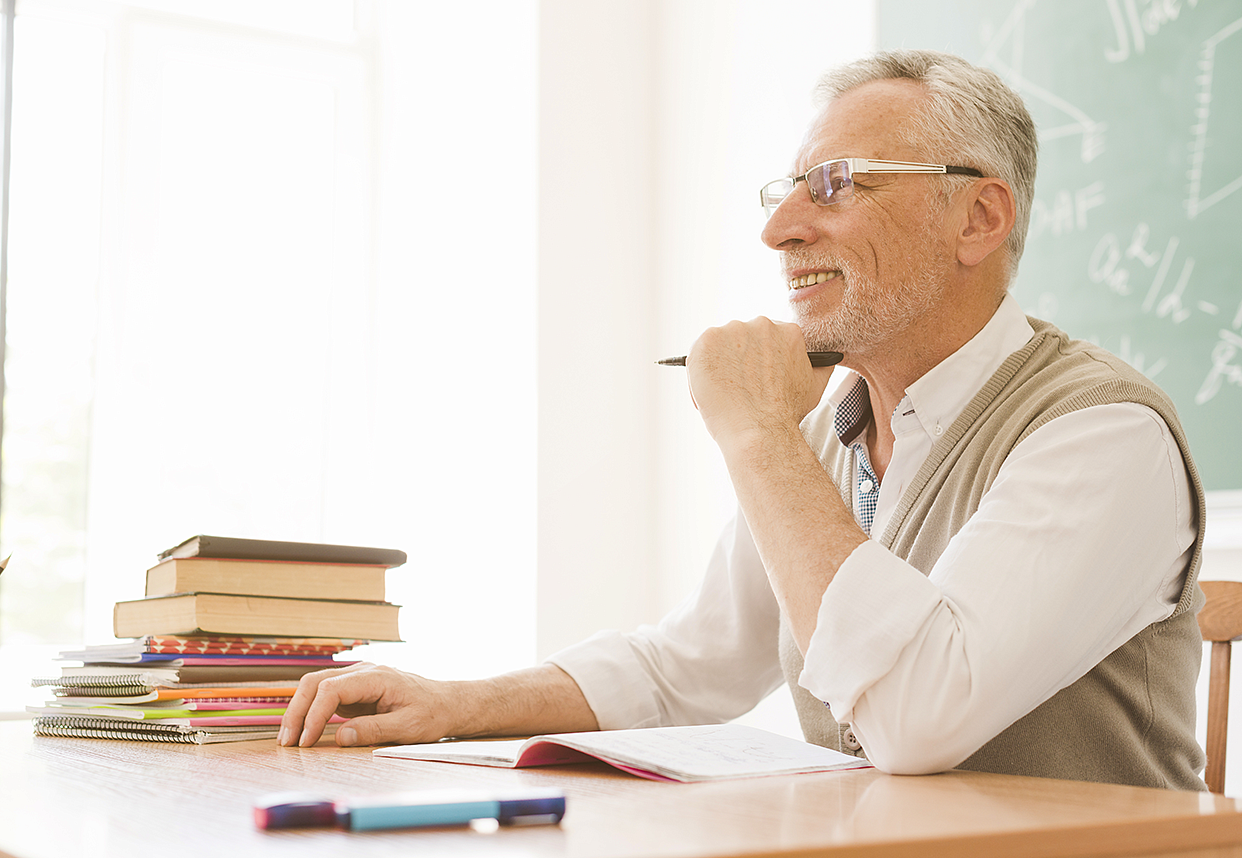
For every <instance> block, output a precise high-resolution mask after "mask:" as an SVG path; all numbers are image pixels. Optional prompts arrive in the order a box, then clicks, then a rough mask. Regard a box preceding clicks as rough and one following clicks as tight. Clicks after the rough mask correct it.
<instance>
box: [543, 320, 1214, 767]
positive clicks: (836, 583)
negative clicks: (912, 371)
mask: <svg viewBox="0 0 1242 858" xmlns="http://www.w3.org/2000/svg"><path fill="white" fill-rule="evenodd" d="M1031 335H1032V330H1031V328H1030V326H1029V324H1028V323H1027V321H1026V318H1025V316H1024V315H1023V314H1022V312H1021V310H1020V309H1019V308H1018V305H1017V303H1016V301H1015V300H1014V299H1013V298H1012V297H1007V298H1006V299H1005V300H1004V302H1003V303H1002V304H1001V307H1000V309H998V311H997V312H996V314H995V315H994V316H993V318H992V320H991V321H990V322H989V323H988V324H987V325H986V326H985V327H984V329H983V330H982V331H981V332H980V333H979V334H978V335H976V336H975V337H974V338H973V339H972V340H971V341H970V342H969V343H967V344H966V345H965V346H963V347H962V348H961V349H959V350H958V351H957V352H956V353H954V354H953V355H951V356H950V357H949V358H948V359H946V360H945V361H944V362H942V363H941V364H940V365H938V366H937V367H935V368H934V369H933V370H932V371H930V372H929V373H927V374H926V375H925V376H923V377H922V378H920V379H919V380H918V381H917V382H915V383H914V384H912V385H910V387H909V388H908V389H907V391H906V397H905V399H903V401H902V403H901V405H900V406H899V407H898V408H897V409H896V411H895V412H894V413H893V415H892V416H891V418H890V419H891V420H892V425H893V428H894V431H895V433H896V435H897V442H896V445H895V446H894V450H893V457H892V461H891V462H890V465H889V467H888V469H887V470H886V472H885V476H884V480H883V483H882V484H881V485H880V487H879V498H878V502H877V505H876V508H875V514H874V520H873V523H872V527H871V533H872V535H873V539H872V541H870V542H867V543H864V544H863V545H861V546H859V547H858V548H857V549H856V550H855V551H854V552H853V553H852V554H851V555H850V557H849V558H847V560H846V562H845V563H843V564H842V565H841V567H840V569H839V570H838V571H837V573H836V576H835V578H834V579H833V581H832V583H831V584H830V585H829V586H828V589H827V591H826V592H825V593H824V596H823V600H822V602H821V605H820V612H819V619H818V624H817V627H816V630H815V632H814V633H813V635H812V636H811V640H810V645H809V647H808V649H807V652H806V658H805V667H804V670H803V672H802V675H801V677H800V678H799V683H800V684H801V685H802V686H803V687H805V688H806V689H807V690H808V691H810V692H811V693H812V694H813V695H815V696H816V697H817V698H819V699H820V700H823V701H825V702H826V703H827V704H828V705H830V706H831V709H832V712H833V715H834V716H835V717H836V718H837V720H838V721H841V722H842V723H849V724H851V725H852V728H853V732H854V735H855V736H856V737H857V738H858V740H859V741H860V742H861V743H862V745H863V747H864V748H865V749H866V752H867V755H868V757H869V758H870V759H871V761H872V762H874V763H875V764H876V765H877V766H878V767H879V768H881V769H882V770H885V771H890V772H906V773H916V772H930V771H940V770H944V769H947V768H951V767H953V766H955V765H957V764H958V763H960V762H961V761H962V760H964V759H965V758H966V757H968V756H969V755H970V754H971V753H973V752H974V751H975V750H977V749H978V748H979V747H981V746H982V745H983V744H984V743H986V742H987V741H988V740H989V739H991V738H992V737H993V736H995V735H996V734H998V733H999V732H1001V731H1002V730H1003V729H1005V728H1006V727H1007V726H1009V724H1011V723H1013V722H1014V721H1016V720H1017V719H1018V718H1020V717H1022V716H1023V715H1025V714H1026V713H1027V712H1029V711H1031V710H1032V709H1034V708H1035V707H1036V706H1038V705H1039V704H1040V703H1042V702H1043V701H1045V700H1047V699H1048V698H1049V697H1051V696H1052V695H1053V694H1055V693H1056V692H1057V691H1058V690H1060V689H1061V688H1064V687H1065V686H1067V685H1070V684H1071V683H1073V682H1075V681H1076V680H1077V679H1079V678H1080V677H1081V676H1083V675H1084V674H1085V673H1086V672H1087V671H1089V670H1090V669H1091V668H1092V667H1093V666H1094V665H1095V664H1097V663H1098V662H1099V661H1101V660H1102V659H1103V658H1104V657H1105V656H1107V655H1108V654H1109V653H1110V652H1112V651H1113V650H1114V649H1116V648H1117V647H1118V646H1120V645H1121V644H1122V643H1124V642H1125V641H1126V640H1128V639H1129V638H1130V637H1132V636H1133V635H1134V634H1136V633H1137V632H1139V631H1140V630H1142V629H1143V628H1145V627H1146V626H1148V625H1150V624H1151V623H1153V622H1157V621H1159V620H1163V619H1165V618H1167V617H1168V616H1169V615H1170V614H1171V613H1172V611H1173V609H1174V607H1175V606H1176V604H1177V599H1178V595H1179V594H1180V591H1181V587H1182V582H1183V581H1184V576H1185V573H1186V566H1187V563H1188V561H1189V556H1190V550H1191V547H1192V546H1193V543H1194V539H1195V533H1196V522H1195V520H1194V506H1193V503H1192V496H1191V489H1190V486H1189V481H1188V479H1187V476H1186V470H1185V467H1184V464H1183V461H1182V456H1181V452H1180V450H1179V448H1178V446H1177V442H1176V441H1175V440H1174V439H1173V437H1172V435H1171V433H1170V432H1169V429H1168V427H1167V426H1166V425H1165V424H1164V422H1163V420H1161V419H1160V418H1159V417H1158V416H1157V415H1156V414H1155V412H1153V411H1152V410H1151V409H1149V408H1147V407H1145V406H1140V405H1136V404H1129V403H1122V404H1115V405H1104V406H1095V407H1092V408H1087V409H1083V410H1080V411H1076V412H1073V413H1071V414H1067V415H1065V416H1063V417H1058V418H1057V419H1055V420H1053V421H1051V422H1049V423H1048V424H1046V425H1045V426H1043V427H1041V428H1040V429H1038V430H1036V431H1035V432H1033V433H1032V434H1031V435H1030V436H1028V437H1027V438H1026V439H1024V440H1023V441H1022V442H1021V444H1019V446H1018V447H1017V448H1015V450H1014V451H1013V453H1012V454H1011V455H1010V456H1009V458H1008V459H1007V460H1006V461H1005V463H1004V465H1002V467H1001V468H1000V471H999V472H998V474H997V477H996V480H995V481H994V483H993V485H992V488H991V489H990V490H989V491H988V493H987V494H986V495H985V496H984V497H983V499H982V501H981V503H980V505H979V508H978V510H977V511H976V513H975V515H974V516H972V517H971V519H970V521H969V522H967V523H966V525H965V526H964V527H963V528H962V530H961V531H960V532H959V533H958V534H957V535H956V536H955V537H954V538H953V539H952V540H950V542H949V545H948V547H947V548H946V550H945V552H944V554H943V555H942V556H941V557H940V559H939V561H938V562H937V563H936V565H935V566H934V568H933V569H932V570H931V572H930V573H929V574H928V575H923V574H922V573H921V572H919V571H918V570H916V569H914V568H913V567H912V566H910V565H909V564H907V563H906V562H904V561H902V560H900V559H899V558H897V557H896V556H895V555H893V554H892V553H891V552H889V551H888V550H887V549H885V548H884V547H883V546H882V545H881V544H880V543H879V542H878V541H876V540H877V539H878V538H879V537H880V536H881V535H882V534H883V530H884V527H885V525H886V523H887V522H888V520H889V518H890V517H891V515H892V512H893V509H894V507H895V506H896V503H897V499H898V498H899V497H900V495H901V493H902V491H904V490H905V488H906V486H907V485H908V484H909V482H910V480H911V479H912V478H913V476H914V474H915V473H916V472H917V471H918V469H919V467H920V465H921V464H922V462H923V460H924V459H925V458H926V456H927V454H928V451H929V450H930V449H931V446H932V444H933V443H934V441H935V440H936V438H937V437H938V436H939V434H940V433H941V432H942V431H943V430H944V429H946V428H948V426H949V425H950V424H951V423H952V422H953V421H954V419H956V417H957V416H958V414H960V413H961V411H962V409H963V408H964V407H965V406H966V405H967V404H968V403H969V401H970V400H971V398H973V396H974V395H975V393H976V392H977V391H978V390H979V389H980V388H981V387H982V386H983V384H984V382H985V381H986V380H987V379H988V378H989V377H990V376H991V375H992V374H993V373H994V372H995V370H996V369H997V368H998V367H999V366H1000V364H1001V363H1002V362H1003V361H1004V360H1005V358H1006V357H1007V356H1008V355H1009V354H1011V353H1012V352H1013V351H1015V350H1017V349H1018V348H1020V347H1021V346H1022V345H1024V344H1025V343H1026V342H1027V341H1028V340H1029V339H1030V337H1031ZM860 381H861V380H860V379H854V380H847V381H846V382H845V383H844V384H843V385H842V386H841V387H840V388H839V389H838V392H837V394H836V395H834V396H833V397H831V398H830V400H829V401H826V403H825V404H824V405H823V406H821V407H827V408H835V407H836V405H837V404H838V403H839V402H840V401H841V399H842V398H843V397H844V396H846V395H848V392H849V389H850V387H851V385H852V384H853V383H860ZM822 422H823V423H824V424H826V425H831V421H822ZM811 440H812V443H814V440H815V439H811ZM842 440H843V441H845V442H848V441H849V440H850V439H842ZM857 464H858V463H857V462H856V465H857ZM855 489H856V491H857V490H858V484H857V482H856V484H855ZM855 506H856V507H857V506H858V504H855ZM778 627H779V611H778V608H777V606H776V601H775V598H774V596H773V595H772V591H771V588H770V586H769V584H768V580H767V575H766V573H765V571H764V569H763V565H762V562H761V561H760V559H759V556H758V553H757V552H756V550H755V547H754V545H753V543H752V541H751V538H750V534H749V532H748V531H747V529H746V524H745V521H744V519H743V518H742V516H741V514H740V512H739V514H738V515H737V516H736V518H735V520H734V522H733V523H732V524H731V525H730V527H728V528H727V529H726V531H725V533H724V534H723V535H722V537H721V540H720V542H719V543H718V545H717V548H716V551H715V553H714V554H713V556H712V558H711V561H710V562H709V565H708V569H707V574H706V576H705V577H704V580H703V582H702V584H701V585H700V586H699V588H698V589H697V590H696V591H695V593H693V594H692V595H691V596H690V597H689V598H688V599H686V600H685V601H684V602H683V603H682V604H681V605H679V606H678V607H677V608H676V609H674V610H673V611H672V612H671V613H670V614H669V615H668V616H666V617H665V618H664V619H663V620H662V621H661V622H660V623H659V624H658V625H656V626H644V627H641V628H639V629H638V630H637V631H635V632H631V633H627V634H622V633H618V632H611V631H610V632H601V633H600V634H597V635H595V636H594V637H592V638H589V639H588V640H586V641H584V642H582V643H580V644H577V645H575V646H573V647H569V648H567V649H565V650H562V651H561V652H559V653H557V654H555V655H553V656H552V657H551V658H550V659H549V660H550V661H551V662H553V663H555V664H557V665H559V666H560V667H561V668H563V669H564V670H565V671H566V672H568V673H569V674H570V676H572V677H573V678H574V679H575V681H576V682H577V683H578V685H579V687H580V688H581V689H582V691H583V694H584V695H585V696H586V699H587V702H588V703H589V704H590V706H591V708H592V710H593V711H594V712H595V715H596V717H597V719H598V720H599V722H600V726H601V728H603V729H616V728H621V727H639V726H656V725H668V724H685V723H710V722H716V721H723V720H728V719H730V718H734V717H737V716H738V715H741V714H743V713H745V712H746V711H748V710H749V709H750V708H751V707H752V706H754V705H755V703H757V702H758V701H759V700H761V699H762V698H763V697H764V696H766V695H767V694H768V693H769V692H771V691H772V690H773V689H774V688H776V687H777V686H778V685H779V684H780V682H781V679H782V676H781V671H780V665H779V660H778V657H777V635H778Z"/></svg>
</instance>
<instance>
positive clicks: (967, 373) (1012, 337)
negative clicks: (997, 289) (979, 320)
mask: <svg viewBox="0 0 1242 858" xmlns="http://www.w3.org/2000/svg"><path fill="white" fill-rule="evenodd" d="M1033 336H1035V330H1034V329H1033V328H1032V327H1031V323H1030V322H1028V321H1027V319H1026V315H1025V314H1024V313H1023V312H1022V308H1021V307H1019V306H1018V302H1017V299H1015V298H1014V297H1013V296H1012V295H1010V294H1009V293H1005V297H1004V299H1003V300H1002V301H1001V304H1000V306H999V307H997V308H996V312H995V313H993V314H992V318H991V319H989V320H988V323H987V324H986V325H984V326H983V329H982V330H981V331H979V333H977V334H975V335H974V337H972V338H971V339H970V341H969V342H967V343H966V344H965V345H964V346H962V347H961V348H960V349H958V350H957V351H955V352H954V353H953V354H951V355H949V356H948V357H947V358H945V359H944V360H942V361H941V362H940V363H938V364H936V365H935V366H934V367H932V368H931V369H930V370H928V371H927V373H925V374H924V375H923V377H922V378H920V379H918V380H917V381H915V382H914V383H913V384H911V385H910V386H909V387H907V388H906V395H907V396H908V397H909V398H910V404H911V405H913V406H914V411H915V414H916V415H917V416H918V419H919V422H920V423H922V424H923V428H924V429H925V430H926V431H927V432H928V433H929V434H939V433H936V432H935V429H936V427H937V426H943V427H946V428H947V427H948V426H949V424H951V423H952V422H953V421H954V420H956V419H957V415H959V414H961V413H962V411H963V410H965V408H966V406H967V405H969V404H970V400H971V399H973V398H974V396H975V394H976V393H978V392H979V389H980V388H982V387H983V385H984V384H986V383H987V380H988V379H989V378H991V377H992V375H993V373H995V372H996V370H998V369H1000V365H1001V364H1002V363H1004V362H1005V358H1007V357H1009V356H1010V355H1011V354H1013V353H1014V352H1016V351H1017V350H1018V349H1020V348H1022V347H1023V346H1024V345H1026V344H1027V343H1028V342H1029V341H1030V339H1031V337H1033Z"/></svg>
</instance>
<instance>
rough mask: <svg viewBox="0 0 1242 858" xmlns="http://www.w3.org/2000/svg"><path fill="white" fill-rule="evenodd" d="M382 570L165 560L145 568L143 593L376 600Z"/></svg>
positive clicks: (210, 559) (381, 586) (212, 559)
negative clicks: (197, 593)
mask: <svg viewBox="0 0 1242 858" xmlns="http://www.w3.org/2000/svg"><path fill="white" fill-rule="evenodd" d="M387 571H388V567H387V566H384V565H381V564H375V565H363V564H359V563H310V562H293V561H284V560H234V559H227V558H225V559H222V558H216V557H181V558H169V559H167V560H165V561H164V562H162V563H160V564H159V565H158V566H152V567H151V568H150V569H148V570H147V585H146V595H148V596H167V595H171V594H172V593H192V592H201V593H238V594H243V595H248V596H288V597H291V598H300V599H349V600H352V601H357V602H382V601H384V573H385V572H387Z"/></svg>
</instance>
